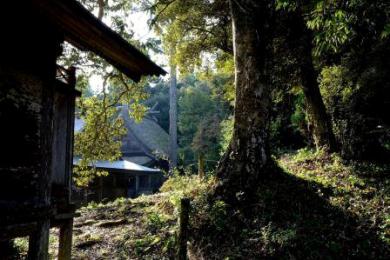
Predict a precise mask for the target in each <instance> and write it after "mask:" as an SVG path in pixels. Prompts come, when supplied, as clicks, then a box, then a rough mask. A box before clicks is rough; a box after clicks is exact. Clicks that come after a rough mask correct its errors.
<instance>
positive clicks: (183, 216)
mask: <svg viewBox="0 0 390 260" xmlns="http://www.w3.org/2000/svg"><path fill="white" fill-rule="evenodd" d="M189 212H190V200H189V199H188V198H182V199H181V200H180V216H179V238H178V246H179V248H178V250H177V259H179V260H186V259H187V240H188V220H189Z"/></svg>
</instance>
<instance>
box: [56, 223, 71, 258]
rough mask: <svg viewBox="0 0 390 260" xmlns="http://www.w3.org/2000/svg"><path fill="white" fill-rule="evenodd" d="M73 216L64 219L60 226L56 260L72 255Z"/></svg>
mask: <svg viewBox="0 0 390 260" xmlns="http://www.w3.org/2000/svg"><path fill="white" fill-rule="evenodd" d="M72 233H73V218H70V219H66V220H64V223H63V224H62V225H61V227H60V240H59V246H58V260H70V259H71V256H72Z"/></svg>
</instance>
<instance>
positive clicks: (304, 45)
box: [297, 11, 336, 152]
mask: <svg viewBox="0 0 390 260" xmlns="http://www.w3.org/2000/svg"><path fill="white" fill-rule="evenodd" d="M297 18H298V19H299V20H298V22H299V25H298V28H299V29H298V30H299V34H298V35H299V36H298V37H300V40H299V41H298V44H299V47H298V48H300V51H299V52H297V53H299V55H300V57H298V59H299V61H300V64H299V65H300V68H299V69H300V73H301V74H300V76H301V81H302V89H303V94H304V96H305V103H306V107H307V113H308V117H309V131H310V133H311V134H312V136H313V140H314V143H315V146H316V148H317V150H318V149H320V148H323V149H326V150H327V151H329V152H333V151H335V150H336V139H335V137H334V134H333V129H332V124H331V121H330V118H329V116H328V114H327V112H326V108H325V105H324V101H323V99H322V96H321V92H320V89H319V86H318V81H317V79H318V73H317V71H316V70H315V68H314V65H313V56H312V49H313V45H312V33H311V31H309V29H307V27H306V24H305V21H304V19H303V15H302V13H299V11H298V17H297Z"/></svg>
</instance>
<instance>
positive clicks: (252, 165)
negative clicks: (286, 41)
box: [216, 0, 270, 204]
mask: <svg viewBox="0 0 390 260" xmlns="http://www.w3.org/2000/svg"><path fill="white" fill-rule="evenodd" d="M230 9H231V15H232V21H233V45H234V61H235V86H236V101H235V110H234V129H233V138H232V140H231V142H230V145H229V148H228V149H227V151H226V153H225V154H224V156H223V157H222V159H221V161H220V163H219V165H218V168H217V176H218V177H219V180H220V182H219V185H218V186H217V189H216V195H217V196H219V197H222V199H223V200H225V201H226V202H228V203H230V204H235V203H240V201H241V200H242V201H245V200H247V199H250V197H251V195H252V193H253V192H254V191H255V189H256V183H257V181H259V180H260V179H261V177H262V176H264V175H265V174H266V173H267V170H266V166H267V165H268V163H269V161H270V156H269V149H268V145H267V138H268V134H267V124H268V118H269V108H270V86H269V85H268V84H267V81H268V80H267V73H266V59H267V58H266V54H267V50H266V49H267V45H268V44H267V42H268V41H269V40H270V37H269V35H267V33H268V32H267V31H268V28H269V26H267V23H269V9H267V3H266V1H258V0H231V1H230Z"/></svg>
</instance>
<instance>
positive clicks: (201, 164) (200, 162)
mask: <svg viewBox="0 0 390 260" xmlns="http://www.w3.org/2000/svg"><path fill="white" fill-rule="evenodd" d="M198 175H199V177H201V178H204V177H205V173H204V154H203V153H199V155H198Z"/></svg>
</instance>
